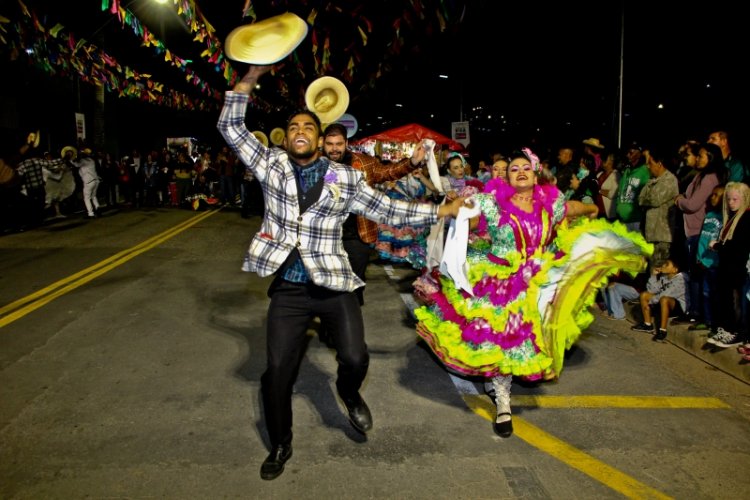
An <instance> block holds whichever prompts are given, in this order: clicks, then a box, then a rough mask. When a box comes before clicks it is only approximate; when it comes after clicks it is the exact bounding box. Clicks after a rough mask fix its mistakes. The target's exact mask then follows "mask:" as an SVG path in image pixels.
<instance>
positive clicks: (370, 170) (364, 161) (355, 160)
mask: <svg viewBox="0 0 750 500" xmlns="http://www.w3.org/2000/svg"><path fill="white" fill-rule="evenodd" d="M352 167H354V168H356V169H357V170H360V171H361V172H362V173H363V174H364V176H365V179H366V180H367V183H368V184H369V185H370V186H372V185H374V184H380V183H382V182H386V181H395V180H398V179H400V178H401V177H403V176H405V175H406V174H408V173H409V172H411V171H412V170H414V168H416V167H414V166H412V164H411V158H404V159H403V160H401V161H400V162H398V163H394V164H393V165H383V164H382V163H380V162H379V161H378V159H377V158H375V157H374V156H367V155H363V154H360V153H354V152H352ZM357 232H358V233H359V239H361V240H362V241H363V242H365V243H370V244H373V243H375V242H376V241H378V225H377V224H376V223H375V222H373V221H371V220H369V219H366V218H364V217H362V216H361V215H358V216H357Z"/></svg>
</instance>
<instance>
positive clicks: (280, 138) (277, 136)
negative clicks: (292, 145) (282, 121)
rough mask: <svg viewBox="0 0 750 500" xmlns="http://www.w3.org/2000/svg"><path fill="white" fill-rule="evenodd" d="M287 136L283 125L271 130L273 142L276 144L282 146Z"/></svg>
mask: <svg viewBox="0 0 750 500" xmlns="http://www.w3.org/2000/svg"><path fill="white" fill-rule="evenodd" d="M285 137H286V132H285V131H284V129H283V128H281V127H276V128H275V129H273V130H271V144H273V145H274V146H281V143H282V142H284V138H285Z"/></svg>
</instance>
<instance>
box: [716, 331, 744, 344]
mask: <svg viewBox="0 0 750 500" xmlns="http://www.w3.org/2000/svg"><path fill="white" fill-rule="evenodd" d="M714 338H715V337H714ZM714 344H715V345H717V346H719V347H735V346H738V345H740V344H742V340H740V336H739V335H738V334H736V333H727V335H725V336H724V337H722V338H721V339H717V340H716V342H714Z"/></svg>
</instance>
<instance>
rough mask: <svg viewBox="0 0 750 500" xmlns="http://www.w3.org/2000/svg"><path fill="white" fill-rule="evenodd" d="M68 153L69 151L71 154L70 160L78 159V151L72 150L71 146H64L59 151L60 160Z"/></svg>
mask: <svg viewBox="0 0 750 500" xmlns="http://www.w3.org/2000/svg"><path fill="white" fill-rule="evenodd" d="M68 151H71V152H72V153H73V156H72V157H71V158H72V159H74V160H75V159H76V158H77V157H78V150H77V149H76V148H74V147H73V146H65V147H64V148H62V151H60V158H65V155H67V154H68Z"/></svg>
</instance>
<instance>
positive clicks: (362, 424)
mask: <svg viewBox="0 0 750 500" xmlns="http://www.w3.org/2000/svg"><path fill="white" fill-rule="evenodd" d="M344 405H346V409H347V411H348V412H349V422H350V423H351V424H352V427H354V428H355V429H357V431H359V432H361V433H362V434H365V433H366V432H367V431H369V430H370V429H372V415H371V414H370V409H369V408H368V407H367V403H365V400H364V399H362V396H359V397H358V399H357V400H354V401H347V400H344Z"/></svg>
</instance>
